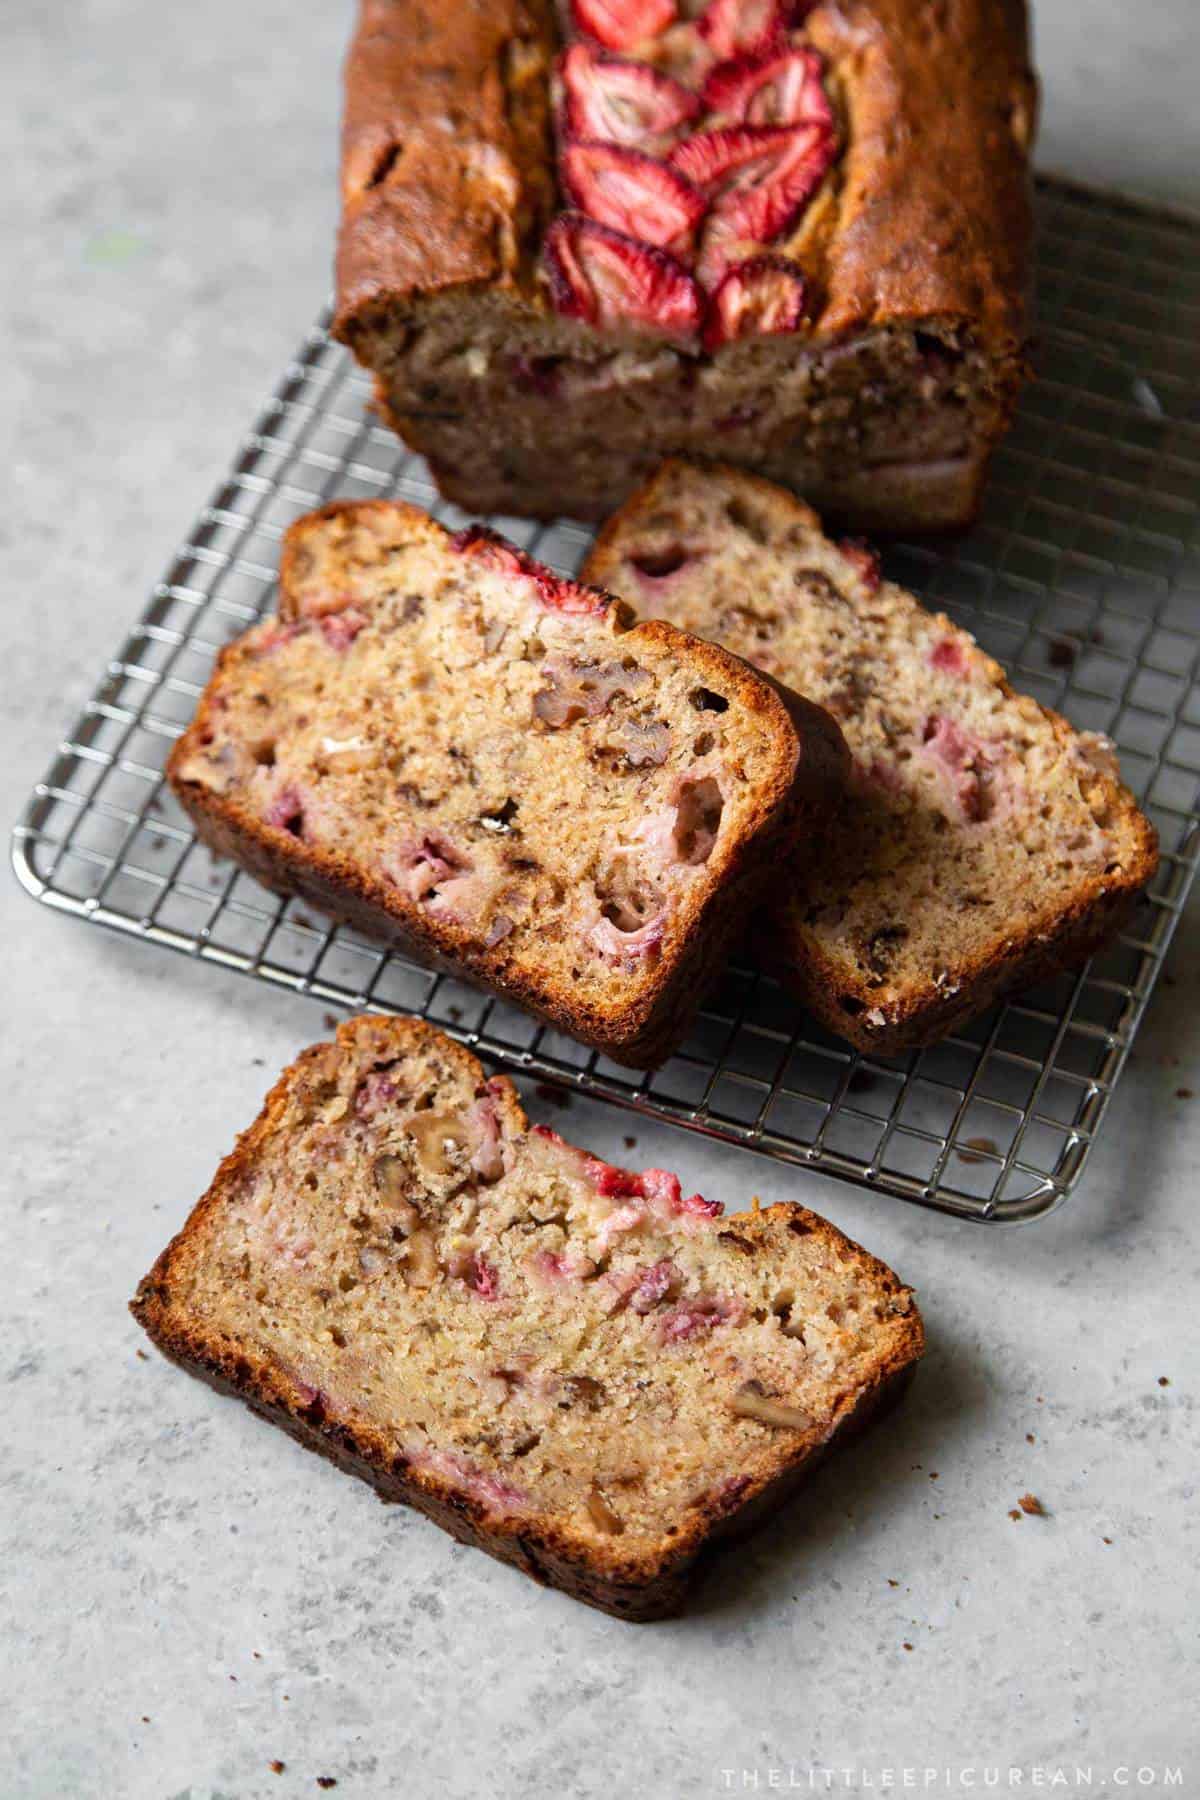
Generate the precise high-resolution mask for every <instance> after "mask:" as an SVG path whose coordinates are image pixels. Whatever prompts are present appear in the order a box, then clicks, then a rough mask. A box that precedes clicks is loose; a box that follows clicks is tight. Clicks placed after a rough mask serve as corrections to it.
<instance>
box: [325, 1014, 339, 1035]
mask: <svg viewBox="0 0 1200 1800" xmlns="http://www.w3.org/2000/svg"><path fill="white" fill-rule="evenodd" d="M321 1023H322V1025H323V1026H324V1027H325V1029H326V1031H336V1030H337V1028H338V1016H337V1014H336V1013H331V1012H324V1013H322V1014H321Z"/></svg>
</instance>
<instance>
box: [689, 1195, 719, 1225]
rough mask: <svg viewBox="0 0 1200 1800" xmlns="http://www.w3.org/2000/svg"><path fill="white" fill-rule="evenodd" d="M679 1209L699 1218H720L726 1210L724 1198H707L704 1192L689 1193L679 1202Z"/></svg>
mask: <svg viewBox="0 0 1200 1800" xmlns="http://www.w3.org/2000/svg"><path fill="white" fill-rule="evenodd" d="M679 1211H680V1212H681V1213H689V1214H690V1215H691V1216H692V1217H693V1218H697V1219H719V1218H720V1217H721V1214H722V1213H723V1212H724V1211H725V1202H724V1201H723V1200H706V1199H705V1198H704V1196H703V1195H702V1194H687V1195H686V1196H685V1197H684V1198H683V1199H681V1200H680V1202H679Z"/></svg>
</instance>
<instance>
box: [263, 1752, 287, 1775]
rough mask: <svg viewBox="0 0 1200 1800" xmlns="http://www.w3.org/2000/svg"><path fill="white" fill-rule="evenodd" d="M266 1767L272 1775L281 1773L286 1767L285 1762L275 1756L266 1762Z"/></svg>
mask: <svg viewBox="0 0 1200 1800" xmlns="http://www.w3.org/2000/svg"><path fill="white" fill-rule="evenodd" d="M267 1767H268V1769H270V1771H271V1773H272V1775H282V1774H283V1771H284V1770H285V1769H286V1768H287V1764H286V1763H285V1762H280V1760H279V1758H278V1757H277V1756H276V1757H273V1758H272V1760H271V1761H270V1762H269V1763H268V1764H267Z"/></svg>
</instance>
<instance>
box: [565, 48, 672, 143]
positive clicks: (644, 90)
mask: <svg viewBox="0 0 1200 1800" xmlns="http://www.w3.org/2000/svg"><path fill="white" fill-rule="evenodd" d="M558 74H559V81H560V83H561V85H562V125H563V135H564V136H565V137H566V138H568V139H583V140H585V141H588V142H591V143H604V144H622V145H624V146H626V148H628V149H631V150H644V151H645V152H646V153H647V155H650V156H661V155H663V154H664V153H665V152H666V151H667V150H669V149H670V147H671V145H672V144H673V143H674V142H675V140H676V138H677V137H678V136H679V134H680V132H681V131H682V130H683V128H684V127H685V126H687V125H689V124H690V123H691V122H692V120H694V119H696V118H697V117H698V116H699V114H700V112H701V110H702V103H701V100H700V96H699V94H696V93H693V91H692V89H691V88H688V87H684V85H683V83H682V82H681V81H674V80H672V78H671V77H670V76H669V75H666V74H664V73H663V72H662V70H661V69H656V68H654V67H653V66H652V65H651V64H650V63H645V62H633V61H631V60H630V59H629V58H628V57H623V56H612V55H610V54H609V53H608V52H606V51H604V50H598V49H596V48H595V46H594V45H592V44H586V43H583V42H579V43H574V44H572V45H570V47H569V48H568V49H567V50H565V51H564V52H563V55H562V57H561V58H560V60H559V67H558Z"/></svg>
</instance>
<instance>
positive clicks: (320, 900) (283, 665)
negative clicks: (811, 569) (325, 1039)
mask: <svg viewBox="0 0 1200 1800" xmlns="http://www.w3.org/2000/svg"><path fill="white" fill-rule="evenodd" d="M847 761H848V758H847V756H846V750H845V745H844V744H843V742H842V739H841V736H840V733H839V732H838V729H837V727H836V725H834V723H833V721H832V720H831V719H830V718H829V717H828V715H827V714H825V713H823V712H821V711H820V710H819V709H818V708H816V707H813V706H809V705H808V704H807V703H806V702H804V701H801V700H798V699H797V698H796V697H795V696H791V695H788V696H786V697H785V696H782V695H781V694H780V692H778V691H777V689H776V688H775V687H774V686H773V685H769V684H768V683H767V682H766V681H764V680H763V679H762V678H761V677H760V676H758V675H756V674H755V673H754V672H753V671H752V670H751V669H749V668H748V667H747V666H746V664H745V663H743V662H740V661H739V660H738V659H737V658H736V657H733V656H731V655H730V654H729V653H728V651H725V650H721V649H718V648H716V647H714V646H713V645H711V644H703V643H699V642H697V641H696V640H695V639H693V638H690V637H688V636H686V635H685V634H684V633H683V632H680V631H677V630H676V629H675V627H674V626H672V625H664V624H661V623H658V622H651V623H648V624H643V625H636V624H634V623H633V615H632V614H631V613H630V612H629V610H628V608H627V607H625V606H624V605H623V604H622V603H621V602H619V601H615V600H613V599H612V598H611V596H608V595H605V594H600V593H597V592H595V591H594V590H593V589H589V588H584V587H581V586H579V584H578V583H576V582H573V581H566V580H563V579H562V578H561V577H559V576H556V575H554V574H552V573H551V572H550V570H549V569H545V568H543V567H541V566H540V565H539V564H537V563H534V562H532V561H531V560H530V559H529V558H528V557H525V556H524V555H522V554H521V553H520V552H519V551H517V550H514V549H513V548H512V547H511V546H510V545H508V544H506V543H504V542H503V540H501V539H499V538H496V537H493V536H492V535H491V534H489V533H487V532H485V531H482V530H480V529H478V528H472V529H469V530H468V531H466V532H463V533H460V534H459V535H457V536H455V537H451V536H450V535H449V534H448V533H447V532H446V531H444V530H443V529H442V527H441V526H440V525H438V524H436V523H435V522H434V521H433V520H432V519H430V518H429V517H428V516H427V515H426V514H425V513H422V512H420V511H418V510H417V509H416V508H415V507H409V506H404V505H399V504H394V503H390V502H385V501H368V502H362V503H356V502H349V503H346V504H334V505H332V506H327V507H324V508H323V509H322V510H321V511H320V512H316V513H312V514H310V515H309V516H308V517H306V518H304V519H301V520H299V521H298V522H297V523H296V524H295V525H294V526H293V527H292V528H291V530H290V531H289V533H288V536H287V539H286V543H285V546H284V554H283V562H282V568H281V600H280V616H279V617H278V618H277V619H271V620H268V621H266V622H264V623H263V624H260V625H256V626H254V627H253V628H252V629H251V630H250V631H248V632H247V633H246V634H245V636H244V637H241V638H239V639H238V640H237V642H236V643H233V644H231V645H230V646H229V647H228V648H227V649H226V650H224V651H223V652H222V655H221V657H220V660H219V662H218V664H217V668H216V671H215V673H214V674H213V677H212V680H211V681H210V682H209V685H208V688H207V689H206V691H205V693H204V695H203V698H202V699H201V702H200V706H199V710H198V712H197V714H196V717H195V719H194V720H193V722H192V724H191V726H190V727H189V728H188V730H187V731H186V732H185V733H184V735H183V737H182V738H181V739H180V740H179V743H178V744H177V745H176V747H175V749H174V751H173V753H172V756H171V759H170V763H169V765H168V774H169V777H170V780H171V783H172V785H173V787H174V789H175V791H176V793H177V794H178V795H179V797H180V799H181V801H182V802H183V805H184V806H185V807H186V808H187V810H188V812H189V813H190V814H191V816H192V818H193V819H194V820H195V823H196V827H197V830H198V831H199V833H200V836H201V837H202V838H203V839H204V840H205V842H207V843H208V844H209V845H210V846H211V847H212V848H213V849H214V850H216V851H218V852H220V853H222V854H225V855H229V856H232V857H234V858H235V859H236V860H237V861H238V862H240V863H242V864H243V865H244V866H245V867H246V868H247V869H249V870H250V871H251V873H252V874H254V875H255V876H257V877H258V878H259V879H260V880H262V881H265V882H266V883H267V884H268V885H269V886H271V887H274V888H276V889H278V890H280V891H281V892H284V893H293V894H300V895H302V896H303V897H304V898H305V899H306V900H308V901H310V902H311V903H312V904H313V905H315V906H317V907H320V908H323V909H324V910H326V911H328V912H331V913H333V914H335V915H336V916H338V917H342V918H345V919H347V920H349V921H350V922H351V923H352V924H354V925H357V926H358V927H359V928H360V929H362V930H363V931H366V932H369V933H372V934H374V935H376V936H379V937H382V938H384V939H385V940H387V941H389V942H393V943H396V944H400V945H402V946H405V947H408V948H411V949H415V950H416V951H418V952H420V953H424V954H426V955H427V956H430V957H433V958H434V959H440V961H441V962H443V963H445V964H447V965H449V966H452V967H454V968H457V969H459V970H461V971H464V972H466V973H467V974H469V975H471V976H472V977H474V978H475V979H476V980H479V981H481V982H483V983H484V984H485V985H487V986H490V987H492V988H493V989H495V990H496V991H498V992H500V993H503V994H506V995H508V996H509V997H511V998H512V999H515V1000H517V1001H519V1002H521V1003H522V1004H524V1005H526V1006H529V1007H531V1008H532V1009H533V1010H534V1011H536V1012H538V1013H540V1014H542V1015H543V1016H544V1017H546V1018H548V1019H550V1020H551V1021H553V1022H554V1023H555V1024H556V1025H558V1026H560V1027H561V1028H562V1029H564V1030H566V1031H569V1032H571V1033H572V1034H573V1035H574V1036H575V1037H577V1038H579V1039H581V1040H582V1041H583V1042H585V1043H588V1044H591V1045H594V1046H596V1047H597V1048H600V1049H603V1050H605V1051H606V1052H608V1054H610V1055H611V1056H613V1057H614V1058H616V1059H617V1060H618V1061H621V1062H626V1063H630V1064H633V1065H635V1066H649V1065H652V1064H654V1063H655V1062H658V1061H661V1060H662V1058H663V1057H665V1056H666V1055H667V1054H668V1053H669V1051H670V1050H671V1048H672V1047H673V1046H674V1043H675V1042H676V1040H677V1039H678V1038H679V1037H680V1036H681V1035H682V1034H683V1032H684V1030H685V1029H686V1025H687V1022H688V1019H689V1017H690V1014H691V1012H692V1010H693V1009H694V1007H695V1005H696V1003H697V1001H698V1000H699V998H700V996H701V994H702V991H703V987H704V983H705V980H706V979H707V977H708V976H709V974H710V972H712V971H713V970H714V968H715V967H716V965H717V964H718V962H719V960H720V958H721V955H722V952H723V950H724V947H725V946H726V944H727V942H728V940H729V938H730V935H731V934H732V933H733V932H734V931H735V930H736V929H737V927H738V926H739V924H740V922H741V920H742V919H743V918H744V916H745V912H746V908H747V906H748V904H749V903H750V901H751V899H752V898H753V897H754V896H755V895H756V894H757V892H758V890H759V889H760V888H761V886H762V884H763V881H764V880H765V879H766V876H767V872H768V869H769V866H770V863H771V861H772V860H773V859H774V858H776V857H777V856H778V855H779V854H781V853H782V851H783V850H784V848H785V847H786V846H787V845H788V844H789V843H790V842H791V841H792V839H793V838H794V837H795V835H796V833H798V832H808V831H811V829H812V828H813V827H814V825H816V824H817V823H818V822H819V821H821V820H822V819H823V818H824V817H825V816H826V814H827V812H828V809H829V808H830V806H831V805H832V803H833V800H834V798H835V796H836V794H837V792H838V790H839V787H840V783H841V779H842V775H843V773H844V767H845V765H846V763H847Z"/></svg>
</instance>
